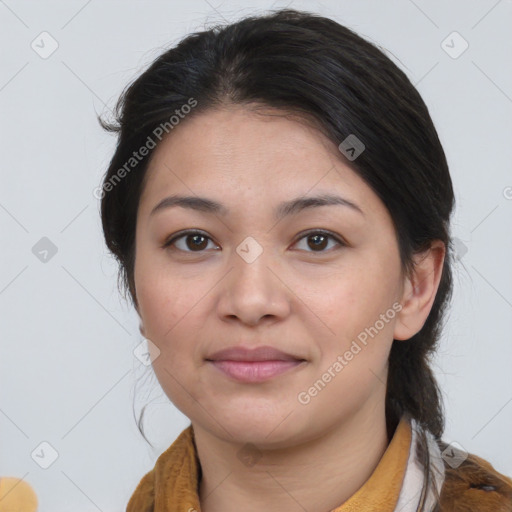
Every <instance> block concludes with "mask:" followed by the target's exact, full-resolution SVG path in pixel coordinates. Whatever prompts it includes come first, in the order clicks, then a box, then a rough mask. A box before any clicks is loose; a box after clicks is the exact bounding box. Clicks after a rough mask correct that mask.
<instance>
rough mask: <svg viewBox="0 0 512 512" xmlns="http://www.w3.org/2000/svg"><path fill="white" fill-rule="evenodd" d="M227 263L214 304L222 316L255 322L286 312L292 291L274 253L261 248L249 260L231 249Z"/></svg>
mask: <svg viewBox="0 0 512 512" xmlns="http://www.w3.org/2000/svg"><path fill="white" fill-rule="evenodd" d="M268 253H270V251H268ZM242 255H243V253H242ZM230 263H231V270H230V272H229V273H228V274H227V275H226V277H225V278H224V279H223V282H222V283H221V288H220V297H219V301H218V304H217V312H218V315H219V316H220V317H221V318H222V319H223V320H225V321H237V320H238V321H239V322H242V323H243V324H246V325H248V326H256V325H257V324H258V323H260V322H262V319H267V320H266V321H279V320H282V319H284V318H285V317H286V316H287V315H289V313H290V301H291V300H292V296H293V293H292V292H291V291H290V289H289V288H288V287H287V286H286V285H285V283H284V279H283V276H282V275H280V274H282V272H280V271H279V266H278V265H276V259H275V257H273V256H272V255H270V254H268V255H267V254H266V251H263V253H261V254H260V255H259V256H258V257H257V258H256V259H255V260H254V261H251V259H244V257H242V256H240V255H239V254H238V253H233V257H232V258H231V261H230Z"/></svg>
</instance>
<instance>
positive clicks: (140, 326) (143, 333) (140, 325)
mask: <svg viewBox="0 0 512 512" xmlns="http://www.w3.org/2000/svg"><path fill="white" fill-rule="evenodd" d="M139 331H140V333H141V334H142V336H143V337H144V338H145V337H146V333H145V332H144V326H143V325H142V320H141V321H140V324H139Z"/></svg>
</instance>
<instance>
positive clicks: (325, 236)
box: [299, 231, 345, 252]
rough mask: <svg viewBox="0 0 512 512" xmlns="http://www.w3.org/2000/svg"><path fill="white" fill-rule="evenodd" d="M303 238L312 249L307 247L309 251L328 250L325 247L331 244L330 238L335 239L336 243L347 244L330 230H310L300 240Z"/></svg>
mask: <svg viewBox="0 0 512 512" xmlns="http://www.w3.org/2000/svg"><path fill="white" fill-rule="evenodd" d="M302 240H306V245H307V247H308V248H309V249H310V250H308V249H305V250H306V251H307V252H328V251H326V250H325V249H326V247H327V246H328V245H329V240H334V242H335V245H336V244H337V245H341V246H343V245H345V244H344V243H343V242H342V241H341V240H340V238H338V237H337V236H336V235H334V234H332V233H330V232H328V231H310V232H308V233H306V234H305V235H304V236H302V238H300V240H299V241H302ZM331 248H332V246H331Z"/></svg>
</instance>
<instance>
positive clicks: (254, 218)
mask: <svg viewBox="0 0 512 512" xmlns="http://www.w3.org/2000/svg"><path fill="white" fill-rule="evenodd" d="M270 112H271V111H270V110H269V111H268V113H270ZM273 113H274V114H276V113H277V114H279V112H276V111H274V112H273ZM348 164H349V162H348V161H347V160H344V157H342V156H341V154H340V152H339V150H338V148H337V147H336V145H334V144H333V143H332V142H331V141H329V140H328V139H327V138H326V137H325V136H323V135H322V134H321V133H320V132H319V131H318V130H316V129H315V128H314V127H313V126H312V125H308V124H306V123H304V122H299V120H297V119H293V118H291V117H287V116H284V115H271V116H269V115H261V114H259V113H256V112H255V111H254V110H252V109H250V108H248V107H247V106H246V107H242V106H227V107H225V108H223V109H219V110H210V111H208V112H205V113H201V114H198V115H197V116H195V117H190V118H189V119H185V120H184V121H182V122H181V123H180V125H179V126H177V127H176V128H175V129H174V130H173V131H172V132H171V133H170V134H169V136H168V137H167V138H166V139H164V140H163V141H162V142H161V143H160V145H159V146H158V147H157V148H156V149H155V152H154V153H153V155H152V159H151V161H150V165H149V167H148V171H147V181H146V183H145V186H144V189H143V193H142V196H141V199H140V204H139V210H138V217H137V226H136V262H135V270H134V279H135V287H136V298H137V310H138V313H139V315H140V319H141V332H142V334H143V335H144V336H146V338H147V339H149V340H150V341H151V342H152V343H153V344H154V346H155V347H157V348H158V350H159V351H160V353H159V355H158V357H156V359H155V360H154V361H153V367H154V371H155V373H156V376H157V378H158V380H159V382H160V384H161V386H162V388H163V390H164V391H165V393H166V394H167V396H168V397H169V399H170V400H171V401H172V402H173V403H174V404H175V405H176V407H177V408H178V409H179V410H180V411H182V412H183V413H184V414H185V415H186V416H187V417H188V418H190V420H191V422H192V425H193V428H194V432H195V439H196V445H197V450H198V456H199V460H200V463H201V467H202V471H203V478H202V481H201V484H200V493H199V496H200V501H201V509H202V510H203V511H205V512H217V511H219V512H220V511H222V512H231V511H239V510H247V509H248V508H247V505H248V504H251V505H250V510H251V511H260V510H261V511H274V510H275V511H278V510H279V511H282V510H288V511H301V512H302V511H303V510H304V509H306V510H318V511H322V510H325V511H329V510H331V509H334V508H336V507H337V506H339V505H340V504H342V503H343V502H345V501H346V500H347V499H348V498H349V497H350V496H351V495H352V494H354V493H355V492H356V491H357V489H359V488H360V487H361V486H362V485H363V484H364V482H365V481H366V480H367V479H368V478H369V477H370V475H371V473H372V472H373V470H374V469H375V467H376V466H377V464H378V462H379V460H380V458H381V457H382V455H383V453H384V451H385V450H386V447H387V445H388V443H389V439H388V436H387V432H386V423H385V407H384V405H385V393H386V388H385V384H384V383H385V382H386V375H387V359H388V355H389V351H390V348H391V344H392V341H393V338H395V339H398V340H407V339H409V338H410V337H412V336H413V335H414V334H415V333H417V332H418V331H419V330H420V329H421V327H422V326H423V324H424V322H425V320H426V319H427V316H428V314H429V312H430V309H431V307H432V304H433V301H434V298H435V294H436V291H437V288H438V285H439V280H440V277H441V269H442V263H443V258H444V255H445V249H444V245H443V244H442V242H436V243H434V244H433V245H432V247H431V250H430V251H427V252H425V253H423V254H421V255H417V257H416V261H417V267H416V269H415V272H414V274H413V275H411V276H405V275H404V274H403V273H402V269H401V265H400V258H399V252H398V244H397V240H396V233H395V230H394V227H393V224H392V221H391V217H390V215H389V213H388V211H387V210H386V208H385V206H384V204H383V203H382V202H381V201H380V199H379V198H378V197H377V195H376V194H375V193H374V192H373V191H372V190H371V188H369V187H368V186H367V185H366V183H365V182H364V181H363V180H362V179H361V178H359V177H358V176H357V174H355V172H354V171H353V170H352V169H351V168H350V167H349V165H348ZM320 193H336V194H337V195H340V196H342V197H344V198H346V199H348V200H350V201H352V202H353V203H355V204H357V205H358V206H359V207H360V208H361V210H362V211H363V213H364V214H361V213H359V212H357V211H355V210H353V209H351V208H348V207H345V206H332V205H329V206H321V207H317V208H310V209H307V210H304V211H302V212H300V213H298V214H296V215H293V216H290V217H285V218H284V219H282V220H280V221H279V222H276V220H275V219H274V218H273V212H274V208H275V207H276V205H278V204H279V203H281V202H282V201H286V200H290V199H294V198H296V197H302V196H313V195H318V194H320ZM171 194H185V195H193V196H202V197H208V198H211V199H214V200H216V201H218V202H221V203H223V204H224V205H225V206H226V207H227V208H228V209H229V213H228V214H227V215H225V216H222V215H220V214H211V213H205V212H200V211H194V210H191V209H185V208H182V207H171V208H167V209H162V210H160V211H159V212H158V213H155V214H154V215H150V212H151V210H152V209H153V208H154V206H155V205H156V204H157V203H159V201H161V200H162V199H163V198H165V197H167V196H169V195H171ZM313 228H314V229H323V230H329V231H332V232H333V233H334V234H336V235H338V236H339V237H340V239H341V240H342V241H343V242H344V244H345V245H341V244H339V243H338V242H337V241H336V240H335V239H332V238H327V239H326V240H324V245H322V247H321V248H320V249H315V247H316V246H315V245H314V243H312V242H314V240H313V241H312V239H311V238H312V236H313V237H314V233H312V234H309V236H305V237H304V235H301V232H303V231H304V230H309V229H313ZM184 229H198V230H201V231H203V232H204V233H203V235H204V236H206V237H208V238H206V239H202V238H199V242H196V243H199V245H200V246H201V248H200V250H199V251H198V250H197V249H196V250H194V239H193V237H190V236H189V237H188V238H187V237H183V238H181V239H179V240H177V241H176V242H175V243H174V246H170V247H167V248H162V246H163V245H164V243H165V241H166V240H168V239H169V238H170V237H171V235H173V234H174V233H177V232H178V231H180V230H184ZM248 236H250V237H252V238H254V239H255V240H256V241H257V243H258V244H259V245H260V246H261V248H262V250H263V252H262V253H261V254H260V255H259V257H258V258H257V259H255V261H253V262H251V263H248V262H247V261H245V260H244V259H243V258H242V257H241V256H240V255H239V254H238V253H237V251H236V249H237V247H238V246H239V245H240V244H241V242H242V241H244V239H246V237H248ZM322 240H323V239H322ZM187 242H188V243H187ZM201 243H202V245H201ZM394 303H395V304H399V305H400V306H401V310H400V311H399V312H397V313H396V314H395V315H394V317H393V318H392V319H388V322H386V323H384V327H383V328H382V329H381V330H379V332H378V334H377V335H375V336H374V337H373V338H369V340H368V343H367V345H366V346H364V347H363V348H362V350H361V351H360V352H358V353H357V355H355V356H354V357H353V359H352V360H350V361H349V362H348V364H347V365H346V366H344V367H343V370H342V371H340V372H338V373H336V376H335V377H334V378H332V379H331V380H330V382H329V383H328V384H327V385H326V386H325V387H324V388H323V389H322V390H321V391H320V392H318V393H317V394H316V396H314V397H311V400H310V401H309V402H308V403H307V404H303V403H300V402H299V400H298V398H297V397H298V394H299V393H300V392H304V391H307V390H308V389H309V388H311V386H312V385H313V384H314V383H315V382H316V381H318V379H319V378H321V376H322V374H324V372H325V371H326V370H327V369H328V368H329V367H332V366H333V363H334V362H335V361H336V360H337V357H338V356H339V355H343V354H344V353H345V352H346V351H347V350H348V349H349V348H350V346H351V343H352V341H353V340H356V339H357V336H358V334H360V333H361V332H362V331H364V330H365V328H368V327H370V326H374V325H375V323H376V321H377V320H379V318H381V317H380V315H381V314H385V313H386V311H388V310H389V309H390V308H392V305H393V304H394ZM388 316H389V315H388ZM402 342H403V343H407V341H402ZM234 345H243V346H246V347H256V346H260V345H271V346H273V347H275V348H278V349H279V350H282V351H283V352H288V353H292V354H294V355H298V356H300V357H301V358H302V359H305V362H304V363H302V364H301V365H300V366H298V367H296V368H294V369H293V370H291V371H289V372H286V373H284V374H282V375H279V376H277V377H274V378H272V379H270V380H268V381H265V382H262V383H253V384H248V383H239V382H235V381H233V380H231V379H229V378H228V377H226V376H225V375H224V374H222V373H221V372H220V371H218V370H217V368H215V367H213V366H212V365H211V363H208V362H206V361H205V359H206V358H207V356H209V355H211V354H212V353H213V352H215V351H218V350H221V349H224V348H227V347H231V346H234ZM150 346H151V344H150ZM157 353H158V352H157V351H156V349H153V355H156V354H157ZM240 453H252V454H253V455H254V454H255V459H257V460H256V463H254V464H251V463H247V462H246V463H244V462H243V461H242V460H241V457H240V456H239V455H240ZM305 483H307V485H305Z"/></svg>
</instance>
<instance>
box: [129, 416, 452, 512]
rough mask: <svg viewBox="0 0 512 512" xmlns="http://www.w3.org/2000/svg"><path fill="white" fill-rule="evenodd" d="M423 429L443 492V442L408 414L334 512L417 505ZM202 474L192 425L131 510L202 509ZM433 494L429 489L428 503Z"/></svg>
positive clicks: (404, 510)
mask: <svg viewBox="0 0 512 512" xmlns="http://www.w3.org/2000/svg"><path fill="white" fill-rule="evenodd" d="M422 435H425V438H424V439H426V440H427V441H428V444H427V446H426V448H427V451H428V452H429V453H430V469H431V470H432V471H433V474H435V475H436V478H434V479H433V482H432V483H433V484H434V485H435V487H436V489H437V491H438V492H440V489H441V487H442V484H443V480H444V466H443V463H442V459H441V454H440V451H439V448H438V447H437V444H436V443H435V441H434V440H433V438H432V437H431V436H430V435H429V434H428V433H425V432H423V431H422V430H421V429H420V428H419V427H418V425H417V424H416V422H415V421H414V420H409V419H407V418H406V417H403V418H402V419H401V420H400V422H399V424H398V426H397V428H396V430H395V433H394V434H393V437H392V439H391V442H390V443H389V445H388V448H387V449H386V451H385V452H384V455H383V456H382V458H381V460H380V462H379V463H378V465H377V467H376V468H375V470H374V471H373V473H372V475H371V476H370V478H369V479H368V480H367V481H366V482H365V483H364V484H363V486H362V487H361V488H360V489H359V490H358V491H356V493H355V494H353V495H352V496H351V497H350V498H349V499H348V500H347V501H346V502H345V503H343V504H341V505H340V506H339V507H337V508H336V509H334V511H333V512H355V511H360V510H365V511H369V512H371V511H375V512H377V511H378V512H393V511H395V510H400V511H401V512H408V511H409V510H411V511H412V510H416V506H417V504H418V503H419V502H420V500H421V499H422V493H421V490H422V488H423V470H422V466H421V464H420V463H419V461H418V460H417V452H418V449H417V445H418V443H419V442H420V438H421V437H422ZM200 474H201V466H200V462H199V459H198V455H197V448H196V445H195V441H194V431H193V427H192V425H189V426H188V427H187V428H186V429H185V430H184V431H183V432H182V433H181V434H180V435H179V436H178V438H177V439H176V441H175V442H174V443H173V444H172V445H171V446H170V447H169V448H168V449H167V450H166V451H165V452H163V453H162V454H161V455H160V457H159V458H158V459H157V461H156V464H155V467H154V468H153V469H152V470H151V471H150V472H149V473H147V474H146V475H145V476H144V478H143V479H142V480H141V481H140V483H139V485H138V486H137V488H136V490H135V492H134V493H133V495H132V497H131V498H130V501H129V503H128V506H127V509H126V510H127V512H143V511H144V512H146V511H147V512H194V511H196V512H200V510H201V508H200V503H199V482H200ZM431 494H432V492H431V493H430V495H429V494H428V495H427V505H428V503H429V499H430V500H431V499H432V497H431ZM429 509H430V507H427V508H426V509H425V510H429Z"/></svg>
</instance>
